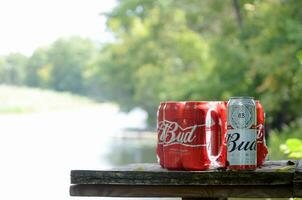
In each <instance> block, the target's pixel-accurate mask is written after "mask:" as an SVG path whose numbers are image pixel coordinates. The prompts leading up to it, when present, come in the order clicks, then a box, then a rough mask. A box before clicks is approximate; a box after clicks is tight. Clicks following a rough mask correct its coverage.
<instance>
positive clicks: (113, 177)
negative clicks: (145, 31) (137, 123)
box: [71, 161, 296, 186]
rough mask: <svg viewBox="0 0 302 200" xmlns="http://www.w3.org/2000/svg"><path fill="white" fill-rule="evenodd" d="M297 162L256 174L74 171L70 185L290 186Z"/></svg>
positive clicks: (154, 167)
mask: <svg viewBox="0 0 302 200" xmlns="http://www.w3.org/2000/svg"><path fill="white" fill-rule="evenodd" d="M295 168H296V166H295V162H294V161H290V162H288V161H286V162H283V161H280V162H279V163H278V162H275V163H266V164H265V165H264V167H262V168H260V169H257V170H255V171H226V170H209V171H168V170H166V169H163V168H161V167H160V166H159V165H158V164H135V165H129V166H126V167H123V168H117V169H114V170H109V171H106V170H102V171H92V170H73V171H71V184H118V185H173V186H174V185H289V184H292V181H293V176H294V172H295Z"/></svg>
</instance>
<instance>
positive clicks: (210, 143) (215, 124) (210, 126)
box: [205, 107, 223, 168]
mask: <svg viewBox="0 0 302 200" xmlns="http://www.w3.org/2000/svg"><path fill="white" fill-rule="evenodd" d="M205 127H206V144H207V154H208V158H209V159H210V162H211V168H217V167H219V163H218V162H217V159H218V158H219V157H220V156H221V153H222V132H223V130H222V129H223V127H222V125H221V118H220V116H219V113H218V111H217V107H211V108H209V110H208V111H207V114H206V126H205Z"/></svg>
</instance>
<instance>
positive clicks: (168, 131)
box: [158, 120, 204, 145]
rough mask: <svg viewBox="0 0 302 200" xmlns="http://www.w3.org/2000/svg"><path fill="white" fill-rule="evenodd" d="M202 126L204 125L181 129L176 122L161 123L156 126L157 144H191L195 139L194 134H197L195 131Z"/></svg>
mask: <svg viewBox="0 0 302 200" xmlns="http://www.w3.org/2000/svg"><path fill="white" fill-rule="evenodd" d="M202 126H204V124H201V125H194V126H190V127H186V128H182V127H181V126H180V125H179V124H178V123H176V122H170V121H166V120H164V121H161V122H159V124H158V134H159V143H164V144H175V143H178V144H192V143H193V142H194V139H196V138H197V136H196V134H198V132H197V131H196V130H197V129H198V128H199V127H202ZM198 145H200V144H198Z"/></svg>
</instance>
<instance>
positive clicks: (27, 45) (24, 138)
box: [0, 0, 302, 200]
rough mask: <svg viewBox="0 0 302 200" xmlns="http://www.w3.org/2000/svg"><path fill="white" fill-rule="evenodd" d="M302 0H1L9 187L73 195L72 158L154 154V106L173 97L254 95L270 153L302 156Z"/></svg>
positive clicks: (0, 75) (0, 145)
mask: <svg viewBox="0 0 302 200" xmlns="http://www.w3.org/2000/svg"><path fill="white" fill-rule="evenodd" d="M301 8H302V1H295V0H262V1H260V0H226V1H218V0H203V1H200V0H173V1H172V0H106V1H105V0H87V1H84V0H77V1H71V0H51V1H50V0H43V1H41V0H27V1H17V0H1V1H0V132H1V135H0V137H1V138H0V156H1V165H0V169H1V170H0V177H1V179H0V186H1V194H0V196H1V199H8V200H9V199H26V198H30V199H33V200H35V199H49V200H50V199H51V200H54V199H81V198H76V197H73V198H71V197H69V194H68V188H69V171H70V170H71V169H103V168H109V167H114V166H119V165H123V164H127V163H135V162H156V156H155V146H156V133H155V130H156V111H157V106H158V105H159V102H160V101H166V100H228V98H229V97H231V96H243V95H248V96H254V97H256V98H257V99H259V100H260V101H261V102H262V104H263V107H264V110H265V112H266V117H267V118H266V126H267V144H268V145H269V149H270V154H269V159H288V158H301V157H302V141H301V139H302V95H301V93H302V23H301V22H302V12H301ZM90 199H93V198H90ZM97 199H99V198H97Z"/></svg>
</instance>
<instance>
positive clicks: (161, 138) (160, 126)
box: [156, 102, 166, 167]
mask: <svg viewBox="0 0 302 200" xmlns="http://www.w3.org/2000/svg"><path fill="white" fill-rule="evenodd" d="M165 106H166V103H165V102H161V103H160V105H159V107H158V110H157V148H156V154H157V161H158V163H159V164H160V165H161V166H162V167H164V152H163V146H164V142H165V116H164V109H165Z"/></svg>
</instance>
